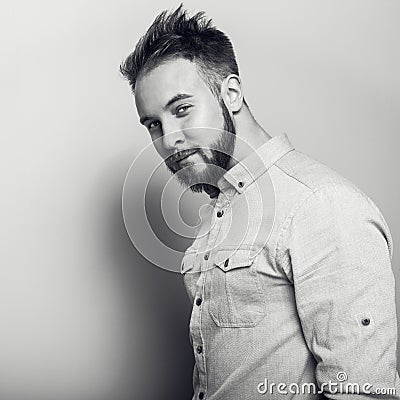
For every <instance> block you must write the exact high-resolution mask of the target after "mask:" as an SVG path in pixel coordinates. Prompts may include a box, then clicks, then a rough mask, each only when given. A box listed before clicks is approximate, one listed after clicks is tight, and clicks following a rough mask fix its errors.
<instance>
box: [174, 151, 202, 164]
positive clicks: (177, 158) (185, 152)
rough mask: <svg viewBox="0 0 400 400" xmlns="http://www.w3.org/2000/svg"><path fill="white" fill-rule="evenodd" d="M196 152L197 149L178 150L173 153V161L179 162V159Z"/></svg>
mask: <svg viewBox="0 0 400 400" xmlns="http://www.w3.org/2000/svg"><path fill="white" fill-rule="evenodd" d="M196 152H197V149H192V150H183V151H180V152H179V153H177V154H176V155H175V161H176V162H180V161H182V160H184V159H185V158H187V157H189V156H191V155H192V154H194V153H196Z"/></svg>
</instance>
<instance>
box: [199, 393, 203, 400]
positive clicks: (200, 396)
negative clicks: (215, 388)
mask: <svg viewBox="0 0 400 400" xmlns="http://www.w3.org/2000/svg"><path fill="white" fill-rule="evenodd" d="M199 399H200V400H201V399H204V393H203V392H200V393H199Z"/></svg>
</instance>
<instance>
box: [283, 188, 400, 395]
mask: <svg viewBox="0 0 400 400" xmlns="http://www.w3.org/2000/svg"><path fill="white" fill-rule="evenodd" d="M285 248H286V252H287V255H288V257H289V259H290V268H291V274H292V279H293V284H294V290H295V298H296V306H297V310H298V315H299V318H300V321H301V324H302V329H303V333H304V337H305V340H306V342H307V345H308V347H309V349H310V351H311V352H312V353H313V355H314V357H315V359H316V360H317V368H316V378H317V381H318V383H319V384H320V385H322V384H323V383H324V382H328V381H329V380H331V381H332V382H338V380H337V376H338V374H339V373H340V372H344V373H345V374H346V375H347V382H351V383H359V384H360V385H362V384H364V383H370V384H371V385H375V386H376V387H384V386H386V387H388V386H389V387H393V386H394V385H395V384H396V380H397V379H398V376H397V372H396V342H397V323H396V310H395V286H394V276H393V273H392V269H391V238H390V232H389V230H388V228H387V225H386V222H385V221H384V219H383V217H382V215H381V214H380V212H379V211H378V210H377V208H376V207H375V206H374V204H373V203H372V202H371V201H370V200H369V199H368V198H367V197H366V196H365V195H363V194H362V193H361V192H358V191H356V190H355V189H353V188H351V187H347V186H344V185H335V186H333V185H332V186H329V187H325V188H323V189H320V190H318V191H316V192H314V193H313V194H311V195H310V197H309V198H308V199H307V200H306V201H305V202H304V203H303V204H302V205H301V206H300V207H299V208H298V210H297V211H296V213H295V214H294V215H293V217H292V219H291V221H290V226H289V228H288V230H287V233H286V237H285ZM324 394H325V395H328V396H329V397H331V398H336V397H335V396H334V395H332V394H331V393H328V392H326V393H325V392H324ZM384 398H386V397H384Z"/></svg>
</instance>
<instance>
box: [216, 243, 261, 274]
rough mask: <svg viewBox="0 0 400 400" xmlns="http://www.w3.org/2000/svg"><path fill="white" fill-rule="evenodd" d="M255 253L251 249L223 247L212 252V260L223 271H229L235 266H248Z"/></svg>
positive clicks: (252, 260) (251, 262)
mask: <svg viewBox="0 0 400 400" xmlns="http://www.w3.org/2000/svg"><path fill="white" fill-rule="evenodd" d="M255 255H256V254H255V251H254V250H251V249H240V248H239V249H224V250H218V251H217V252H216V253H214V254H213V262H214V264H215V265H217V266H218V267H219V268H221V269H222V270H223V271H230V270H231V269H235V268H243V267H250V266H251V265H252V264H253V262H254V258H255Z"/></svg>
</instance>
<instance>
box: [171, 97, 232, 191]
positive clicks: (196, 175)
mask: <svg viewBox="0 0 400 400" xmlns="http://www.w3.org/2000/svg"><path fill="white" fill-rule="evenodd" d="M219 104H220V107H221V111H222V117H223V119H224V127H223V130H222V132H221V134H220V136H219V138H218V139H217V140H216V141H215V142H214V143H212V144H210V145H209V148H201V147H196V148H194V149H193V150H197V152H196V154H198V155H199V156H200V157H201V158H202V159H203V162H200V163H190V165H188V166H185V168H181V167H180V166H179V164H178V163H177V162H176V161H173V158H172V157H169V158H167V159H166V160H165V164H166V166H167V168H168V170H169V171H170V172H171V173H172V174H174V175H175V176H176V178H177V179H178V181H179V182H180V183H181V184H182V185H183V186H185V187H188V188H189V189H190V190H191V191H192V192H195V193H200V192H202V191H205V192H207V193H208V194H209V195H210V196H211V194H212V193H214V194H218V192H219V189H218V188H217V182H218V180H219V179H220V178H221V177H222V176H223V175H224V174H225V172H226V171H227V170H228V165H229V162H230V160H231V158H232V154H233V150H234V148H235V139H236V129H235V125H234V122H233V120H232V118H231V116H230V115H229V111H228V109H227V107H226V106H225V103H224V102H223V100H222V99H220V100H219ZM204 150H208V151H209V152H210V153H211V155H207V154H206V153H205V151H204ZM203 163H204V164H205V165H204V168H203V170H202V171H201V172H197V171H196V170H195V168H196V165H199V164H203Z"/></svg>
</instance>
